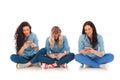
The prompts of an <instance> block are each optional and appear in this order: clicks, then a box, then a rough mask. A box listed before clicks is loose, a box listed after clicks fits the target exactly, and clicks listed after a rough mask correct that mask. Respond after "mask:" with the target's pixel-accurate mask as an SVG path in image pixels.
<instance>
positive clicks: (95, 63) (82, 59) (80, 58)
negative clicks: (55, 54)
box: [75, 53, 114, 68]
mask: <svg viewBox="0 0 120 80" xmlns="http://www.w3.org/2000/svg"><path fill="white" fill-rule="evenodd" d="M113 59H114V56H113V55H112V54H110V53H108V54H105V55H104V56H103V57H98V56H97V57H95V58H93V59H92V58H90V57H89V56H85V55H83V54H76V55H75V60H76V61H77V62H79V63H81V64H86V65H88V66H91V67H94V68H99V67H100V65H101V64H106V63H109V62H111V61H113Z"/></svg>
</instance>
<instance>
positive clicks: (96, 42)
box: [75, 21, 114, 68]
mask: <svg viewBox="0 0 120 80" xmlns="http://www.w3.org/2000/svg"><path fill="white" fill-rule="evenodd" d="M78 45H79V54H77V55H76V56H75V60H76V61H77V62H79V63H81V64H85V65H87V66H89V67H94V68H99V67H103V65H102V64H106V63H109V62H111V61H113V59H114V56H113V55H112V54H111V53H105V50H104V42H103V38H102V36H101V35H100V34H97V31H96V28H95V25H94V24H93V23H92V22H91V21H86V22H85V23H84V25H83V29H82V35H80V37H79V43H78Z"/></svg>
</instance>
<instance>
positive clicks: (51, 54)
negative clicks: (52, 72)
mask: <svg viewBox="0 0 120 80" xmlns="http://www.w3.org/2000/svg"><path fill="white" fill-rule="evenodd" d="M61 32H62V31H61V29H60V28H59V27H58V26H54V27H53V28H52V29H51V35H50V37H48V38H47V39H46V49H47V54H46V57H47V59H46V60H47V61H46V64H45V68H48V67H49V66H52V68H54V67H60V66H62V67H67V65H66V64H67V63H69V62H70V61H72V60H73V59H74V54H73V53H71V52H70V47H69V45H68V41H67V38H66V36H64V35H62V34H61Z"/></svg>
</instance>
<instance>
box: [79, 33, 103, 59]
mask: <svg viewBox="0 0 120 80" xmlns="http://www.w3.org/2000/svg"><path fill="white" fill-rule="evenodd" d="M97 39H98V44H97V45H96V47H95V48H94V50H96V51H99V52H102V54H103V55H104V53H105V51H104V42H103V38H102V36H101V35H99V34H98V35H97ZM78 47H79V51H81V50H83V49H84V48H86V47H91V48H92V45H91V44H90V40H89V39H88V37H87V35H85V34H82V35H80V37H79V42H78ZM86 55H87V56H89V57H92V58H94V57H96V55H95V54H93V53H87V54H86Z"/></svg>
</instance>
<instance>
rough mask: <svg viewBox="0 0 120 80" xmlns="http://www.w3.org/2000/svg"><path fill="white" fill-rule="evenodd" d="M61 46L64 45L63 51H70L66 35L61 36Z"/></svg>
mask: <svg viewBox="0 0 120 80" xmlns="http://www.w3.org/2000/svg"><path fill="white" fill-rule="evenodd" d="M63 46H64V52H65V51H66V52H70V47H69V44H68V40H67V38H66V36H63Z"/></svg>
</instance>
